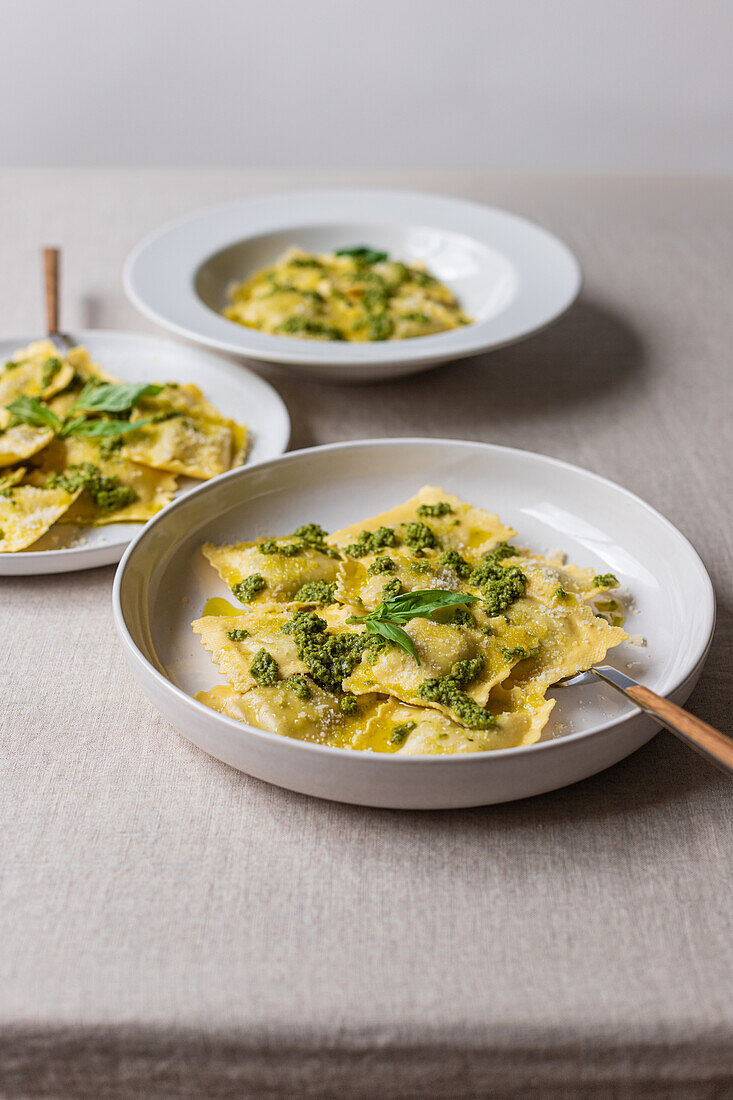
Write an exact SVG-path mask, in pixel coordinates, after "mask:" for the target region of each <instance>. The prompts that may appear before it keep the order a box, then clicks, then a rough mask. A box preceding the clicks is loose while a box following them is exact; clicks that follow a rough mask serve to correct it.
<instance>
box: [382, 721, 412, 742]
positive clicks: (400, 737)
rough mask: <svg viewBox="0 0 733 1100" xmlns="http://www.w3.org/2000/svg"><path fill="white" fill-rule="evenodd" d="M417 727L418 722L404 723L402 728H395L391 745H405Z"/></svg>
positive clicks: (390, 740)
mask: <svg viewBox="0 0 733 1100" xmlns="http://www.w3.org/2000/svg"><path fill="white" fill-rule="evenodd" d="M416 725H417V723H416V722H403V723H402V725H401V726H395V727H394V729H393V730H392V736H391V737H390V739H389V743H390V745H404V743H405V741H406V740H407V738H408V737H409V735H410V734H411V733H412V731H413V730H414V729H415V726H416Z"/></svg>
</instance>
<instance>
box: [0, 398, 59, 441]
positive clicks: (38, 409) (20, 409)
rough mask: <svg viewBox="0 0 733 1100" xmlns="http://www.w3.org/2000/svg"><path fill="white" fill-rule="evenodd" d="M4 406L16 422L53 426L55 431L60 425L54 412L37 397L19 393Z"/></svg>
mask: <svg viewBox="0 0 733 1100" xmlns="http://www.w3.org/2000/svg"><path fill="white" fill-rule="evenodd" d="M6 408H7V410H8V412H9V413H10V414H11V415H12V416H13V417H14V418H15V421H16V423H21V424H30V425H32V426H33V427H34V428H53V430H54V431H55V432H57V431H58V430H59V428H60V427H61V421H60V420H59V418H58V417H57V416H56V414H55V413H52V412H51V410H50V409H49V408H48V407H47V406H46V405H44V404H43V403H42V402H41V401H39V400H38V398H37V397H26V396H24V395H23V394H21V396H20V397H16V398H15V400H14V401H11V402H10V404H9V405H7V406H6Z"/></svg>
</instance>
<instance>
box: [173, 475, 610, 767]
mask: <svg viewBox="0 0 733 1100" xmlns="http://www.w3.org/2000/svg"><path fill="white" fill-rule="evenodd" d="M515 534H516V532H515V531H514V530H513V529H512V528H510V527H507V526H506V525H504V524H503V523H502V522H501V521H500V519H499V518H498V516H496V515H493V514H491V513H488V512H485V511H484V510H483V509H480V508H475V507H473V506H472V505H470V504H467V503H465V502H464V501H461V500H460V499H459V498H458V497H456V496H453V495H451V494H448V493H445V492H444V491H443V490H442V489H438V488H434V487H430V486H426V487H425V488H423V489H421V490H420V492H419V493H418V494H417V496H415V497H413V498H412V499H411V500H409V501H407V502H406V503H405V504H402V505H399V506H398V507H396V508H393V509H391V510H390V511H388V512H384V513H381V514H380V515H377V516H374V517H372V518H371V519H367V520H364V521H362V522H361V523H357V524H354V525H352V526H350V527H346V528H343V529H342V530H340V531H336V532H334V533H333V534H330V535H329V534H327V533H326V532H325V531H324V530H323V529H322V528H321V527H319V526H318V525H317V524H313V523H310V524H305V525H303V526H301V527H299V528H297V529H296V530H295V531H294V532H293V533H292V534H290V535H285V536H280V537H277V538H258V539H255V540H253V541H250V542H243V543H239V544H235V545H228V546H221V547H216V546H213V545H212V544H206V545H205V546H204V547H203V553H204V556H205V557H206V559H207V560H208V561H209V563H210V564H211V565H212V566H213V567H214V568H215V569H216V571H217V572H218V574H219V576H220V578H221V579H222V581H223V582H224V583H225V584H226V585H227V587H228V588H229V589H230V591H231V592H232V594H233V596H234V597H236V599H237V600H238V602H239V603H240V605H241V608H240V610H237V608H235V607H234V606H233V605H231V604H230V603H228V602H227V601H224V600H222V599H215V600H212V601H210V602H209V604H208V605H207V607H206V609H205V612H204V615H203V617H202V618H200V619H198V620H196V621H195V622H194V623H193V624H192V626H193V630H194V632H195V633H196V634H198V635H199V637H200V639H201V642H202V644H203V645H204V647H205V648H206V650H207V651H208V652H209V653H210V655H211V657H212V660H213V662H214V664H215V666H216V668H217V669H218V671H219V672H220V674H221V676H222V678H223V679H224V681H226V685H220V686H218V687H214V688H213V689H211V690H209V691H203V692H199V694H198V696H197V698H198V699H199V700H200V701H201V702H204V703H206V704H207V705H208V706H210V707H212V708H213V709H215V710H217V711H219V712H220V713H222V714H225V715H227V716H229V717H233V718H237V719H238V720H240V721H244V722H248V723H249V724H251V725H256V726H259V727H261V728H263V729H267V730H269V731H270V732H274V733H279V734H284V735H286V736H290V737H298V738H303V739H305V740H309V741H315V742H318V743H320V744H325V745H332V746H336V747H341V748H348V749H357V750H369V751H373V752H395V753H402V754H405V755H409V754H416V753H457V752H483V751H488V750H492V749H501V748H512V747H516V746H519V745H528V744H532V743H533V742H534V741H537V740H538V739H539V737H540V736H541V733H542V730H543V728H544V726H545V725H546V724H547V721H548V719H549V716H550V712H551V710H552V707H553V705H554V704H553V700H551V699H547V698H546V692H547V690H548V688H549V687H550V686H551V685H552V684H553V683H555V682H556V681H557V680H558V679H560V678H561V677H564V676H569V675H572V674H574V673H576V672H579V671H581V670H582V669H586V668H588V667H589V666H590V665H591V664H593V663H596V662H598V661H601V660H602V659H603V657H604V656H605V654H606V653H607V651H608V650H609V649H610V648H611V647H613V646H615V645H618V644H619V643H620V642H622V641H623V640H624V639H625V638H626V637H627V635H626V633H625V631H624V630H623V629H622V628H621V627H620V626H617V625H611V624H610V623H609V622H608V621H607V620H606V618H603V617H601V616H599V615H598V614H596V612H595V610H594V608H593V606H592V604H591V601H592V600H594V599H595V597H597V596H598V594H599V593H601V592H604V591H607V590H608V589H611V588H613V587H615V586H616V585H617V583H618V582H617V581H616V578H615V577H613V576H611V575H609V574H606V575H604V576H597V575H595V574H594V573H593V571H592V570H584V569H580V568H578V567H577V566H572V565H560V564H559V563H558V562H556V561H553V560H551V559H548V558H544V557H541V556H539V555H537V554H533V553H531V552H530V551H528V550H525V549H521V548H520V547H516V546H513V545H511V544H510V542H509V540H510V539H512V538H513V537H514V535H515Z"/></svg>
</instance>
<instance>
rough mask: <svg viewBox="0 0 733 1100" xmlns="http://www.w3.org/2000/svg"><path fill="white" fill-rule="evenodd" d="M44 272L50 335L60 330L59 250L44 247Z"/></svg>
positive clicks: (47, 326)
mask: <svg viewBox="0 0 733 1100" xmlns="http://www.w3.org/2000/svg"><path fill="white" fill-rule="evenodd" d="M43 272H44V276H45V282H46V330H47V332H48V334H49V336H56V335H57V334H58V331H59V250H58V248H44V250H43Z"/></svg>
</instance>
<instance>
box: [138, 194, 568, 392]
mask: <svg viewBox="0 0 733 1100" xmlns="http://www.w3.org/2000/svg"><path fill="white" fill-rule="evenodd" d="M291 244H299V245H301V246H303V247H304V248H306V249H309V250H312V251H317V252H320V251H328V250H330V249H335V248H345V247H349V246H351V245H360V244H368V245H372V246H374V247H376V248H379V249H384V250H385V251H387V252H389V253H390V255H392V256H394V257H395V258H396V259H401V260H405V261H408V262H411V261H414V260H423V261H424V262H425V263H426V264H427V266H428V268H429V269H430V271H431V272H432V273H433V274H435V275H437V277H438V278H439V279H441V280H442V281H443V282H445V283H446V284H447V285H448V286H450V287H451V288H452V289H453V290H454V291H455V293H456V295H457V296H458V298H459V300H460V302H461V305H462V306H463V308H464V309H465V310H466V312H467V313H469V314H470V315H471V316H472V317H474V318H475V323H474V324H471V325H467V326H466V327H465V328H460V329H456V330H454V331H452V332H444V333H438V334H437V335H435V336H418V337H415V338H413V339H409V340H392V341H381V342H374V343H349V342H341V341H336V342H330V341H323V340H302V339H297V338H296V337H290V336H272V335H269V334H267V333H263V332H257V331H256V330H255V329H250V328H246V327H244V326H243V325H239V324H236V323H235V322H233V321H228V320H227V319H226V318H224V317H222V316H221V313H220V311H221V310H222V309H223V307H224V306H225V305H226V302H227V288H228V286H229V285H230V284H231V283H232V281H237V280H241V279H243V278H245V277H246V276H247V275H249V274H251V273H252V272H253V271H255V270H256V269H258V268H261V267H263V266H265V265H267V264H270V263H272V262H273V261H274V260H275V259H277V257H278V256H279V255H280V254H281V253H282V252H283V251H284V250H285V249H286V248H287V247H288V245H291ZM124 285H125V290H126V293H127V295H128V297H129V298H130V300H131V302H132V303H133V305H134V306H136V307H137V308H138V309H139V310H140V311H141V312H142V313H144V314H145V315H146V316H147V317H150V318H152V319H153V320H154V321H157V322H158V323H159V324H161V325H164V326H165V327H166V328H169V329H171V330H172V331H173V332H176V333H178V334H179V335H181V336H185V337H187V338H188V339H190V340H194V341H197V342H198V343H201V344H206V345H208V346H209V347H212V348H218V349H219V350H221V351H227V352H231V353H233V354H235V355H241V356H248V357H251V358H253V359H260V360H264V361H268V362H273V363H280V364H283V365H288V366H290V367H294V368H297V370H298V372H299V373H305V372H307V373H310V374H313V375H317V376H318V377H321V378H328V379H332V380H338V381H343V382H358V381H364V380H369V379H378V378H388V377H393V376H397V375H401V374H409V373H411V372H414V371H417V370H423V369H425V368H427V367H430V366H436V365H437V364H438V363H441V362H443V361H444V360H446V359H459V358H462V357H464V356H468V355H477V354H478V353H479V352H484V351H489V350H491V349H492V348H497V347H502V346H503V345H505V344H511V343H513V342H514V341H515V340H520V339H522V338H523V337H525V336H528V335H530V334H531V333H533V332H536V331H537V330H538V329H541V328H543V327H545V326H546V325H548V324H549V323H550V322H551V321H553V320H554V319H555V318H556V317H558V316H559V315H560V314H561V313H562V312H563V311H564V310H566V309H567V308H568V306H569V305H570V304H571V303H572V302H573V301H574V299H575V297H576V295H577V294H578V291H579V289H580V269H579V267H578V263H577V261H576V260H575V258H574V257H573V255H572V254H571V253H570V252H569V250H568V249H567V248H566V247H565V245H563V244H561V242H560V241H558V240H557V239H556V238H555V237H553V236H551V234H549V233H547V232H546V231H545V230H544V229H540V228H539V227H538V226H536V225H533V224H532V223H531V222H528V221H526V220H525V219H524V218H520V217H517V216H516V215H514V214H508V213H506V212H505V211H503V210H497V209H494V208H492V207H489V206H483V205H480V204H478V203H473V202H465V201H459V200H457V199H450V198H443V197H441V196H438V195H430V194H424V193H413V192H409V191H386V190H371V191H357V190H349V189H346V190H334V191H296V192H290V193H284V194H275V195H269V196H266V197H263V198H259V199H246V200H242V201H240V202H235V203H229V204H227V205H226V206H217V207H214V208H212V209H209V210H203V211H199V212H198V213H196V214H193V215H190V216H189V217H187V218H184V219H183V220H181V221H177V222H174V223H172V224H170V225H167V226H164V227H163V228H162V229H160V230H158V231H157V232H156V233H154V234H153V235H152V236H150V237H148V238H147V239H146V240H144V241H142V242H141V243H140V244H139V245H138V246H137V247H136V248H135V250H134V251H133V253H132V254H131V256H130V257H129V258H128V260H127V263H126V265H125V271H124Z"/></svg>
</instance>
